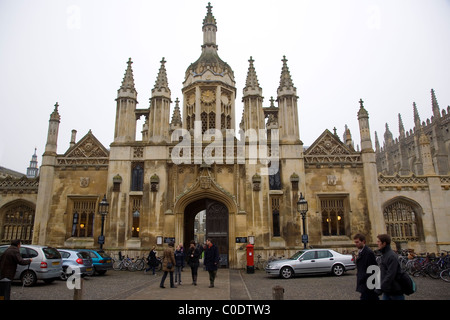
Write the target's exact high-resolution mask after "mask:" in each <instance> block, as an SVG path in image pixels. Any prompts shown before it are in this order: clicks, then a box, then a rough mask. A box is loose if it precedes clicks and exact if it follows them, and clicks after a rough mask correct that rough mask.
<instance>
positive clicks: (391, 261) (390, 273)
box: [377, 234, 405, 300]
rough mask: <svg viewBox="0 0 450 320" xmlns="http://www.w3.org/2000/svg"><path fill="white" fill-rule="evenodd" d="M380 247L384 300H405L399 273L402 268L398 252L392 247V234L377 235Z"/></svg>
mask: <svg viewBox="0 0 450 320" xmlns="http://www.w3.org/2000/svg"><path fill="white" fill-rule="evenodd" d="M377 245H378V249H379V250H380V251H381V253H382V256H381V263H380V272H381V274H380V276H381V292H382V293H383V297H382V299H383V300H405V296H404V295H403V292H402V289H401V286H400V283H399V282H398V281H397V275H398V274H400V272H401V268H400V263H399V262H398V257H397V254H396V253H395V252H394V251H393V250H392V249H391V236H389V235H388V234H380V235H378V236H377Z"/></svg>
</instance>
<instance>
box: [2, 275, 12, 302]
mask: <svg viewBox="0 0 450 320" xmlns="http://www.w3.org/2000/svg"><path fill="white" fill-rule="evenodd" d="M10 299H11V280H9V279H8V278H3V279H2V280H0V300H10Z"/></svg>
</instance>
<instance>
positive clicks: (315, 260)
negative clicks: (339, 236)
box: [265, 249, 356, 279]
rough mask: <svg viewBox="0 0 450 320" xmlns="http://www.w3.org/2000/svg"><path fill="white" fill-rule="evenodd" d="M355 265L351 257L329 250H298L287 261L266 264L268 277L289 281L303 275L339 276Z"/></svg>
mask: <svg viewBox="0 0 450 320" xmlns="http://www.w3.org/2000/svg"><path fill="white" fill-rule="evenodd" d="M355 268H356V265H355V263H354V261H353V257H352V256H351V255H345V254H340V253H338V252H336V251H334V250H331V249H309V250H300V251H298V252H297V253H295V254H294V255H293V256H292V257H291V258H289V259H283V260H275V261H271V262H269V263H268V264H267V266H266V268H265V270H266V273H268V274H269V275H276V276H280V277H282V278H285V279H289V278H291V277H293V276H294V275H297V274H304V273H332V274H334V275H335V276H341V275H343V274H344V272H345V271H347V270H353V269H355Z"/></svg>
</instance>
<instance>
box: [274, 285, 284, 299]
mask: <svg viewBox="0 0 450 320" xmlns="http://www.w3.org/2000/svg"><path fill="white" fill-rule="evenodd" d="M272 298H273V300H284V288H283V287H282V286H275V287H273V288H272Z"/></svg>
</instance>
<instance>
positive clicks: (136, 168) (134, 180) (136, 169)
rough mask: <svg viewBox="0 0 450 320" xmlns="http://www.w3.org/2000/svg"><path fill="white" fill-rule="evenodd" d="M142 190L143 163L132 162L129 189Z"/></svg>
mask: <svg viewBox="0 0 450 320" xmlns="http://www.w3.org/2000/svg"><path fill="white" fill-rule="evenodd" d="M143 190H144V165H143V163H140V162H136V163H133V166H132V170H131V191H143Z"/></svg>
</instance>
